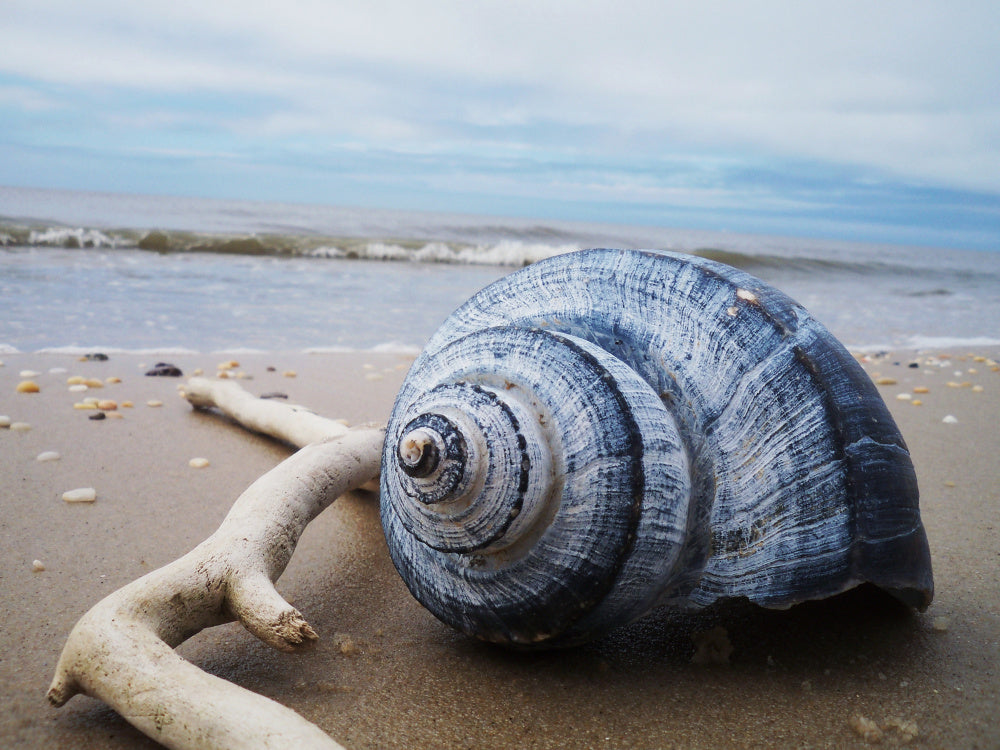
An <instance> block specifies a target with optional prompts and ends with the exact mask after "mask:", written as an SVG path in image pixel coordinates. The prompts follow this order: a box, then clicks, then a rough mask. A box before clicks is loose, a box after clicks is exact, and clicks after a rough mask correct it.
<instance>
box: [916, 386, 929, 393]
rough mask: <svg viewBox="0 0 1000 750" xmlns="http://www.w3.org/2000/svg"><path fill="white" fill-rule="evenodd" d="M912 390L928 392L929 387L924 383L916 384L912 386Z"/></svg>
mask: <svg viewBox="0 0 1000 750" xmlns="http://www.w3.org/2000/svg"><path fill="white" fill-rule="evenodd" d="M913 392H914V393H930V392H931V389H930V388H928V387H927V386H926V385H918V386H915V387H914V389H913Z"/></svg>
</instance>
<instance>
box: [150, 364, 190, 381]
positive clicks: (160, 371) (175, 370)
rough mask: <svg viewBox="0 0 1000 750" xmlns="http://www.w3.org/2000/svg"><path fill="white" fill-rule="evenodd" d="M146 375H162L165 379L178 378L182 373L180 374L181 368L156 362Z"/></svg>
mask: <svg viewBox="0 0 1000 750" xmlns="http://www.w3.org/2000/svg"><path fill="white" fill-rule="evenodd" d="M146 374H147V375H162V376H163V377H167V378H179V377H181V376H182V375H183V374H184V373H183V372H181V368H179V367H176V366H175V365H171V364H168V363H166V362H157V363H156V364H155V365H154V366H153V369H152V370H150V371H149V372H147V373H146Z"/></svg>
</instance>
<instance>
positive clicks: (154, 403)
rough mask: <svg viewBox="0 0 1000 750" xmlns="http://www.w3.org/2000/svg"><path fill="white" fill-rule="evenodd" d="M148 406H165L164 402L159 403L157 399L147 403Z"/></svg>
mask: <svg viewBox="0 0 1000 750" xmlns="http://www.w3.org/2000/svg"><path fill="white" fill-rule="evenodd" d="M146 406H163V402H162V401H157V400H156V399H155V398H154V399H152V400H150V401H147V402H146Z"/></svg>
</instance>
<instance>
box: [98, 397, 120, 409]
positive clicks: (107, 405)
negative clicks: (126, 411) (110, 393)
mask: <svg viewBox="0 0 1000 750" xmlns="http://www.w3.org/2000/svg"><path fill="white" fill-rule="evenodd" d="M97 408H98V409H100V410H102V411H114V410H115V409H117V408H118V404H117V402H115V401H111V400H110V399H105V400H103V401H98V402H97Z"/></svg>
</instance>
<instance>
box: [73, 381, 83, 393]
mask: <svg viewBox="0 0 1000 750" xmlns="http://www.w3.org/2000/svg"><path fill="white" fill-rule="evenodd" d="M69 390H70V393H83V392H84V391H85V390H87V386H85V385H84V384H83V383H77V384H76V385H71V386H70V387H69Z"/></svg>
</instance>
